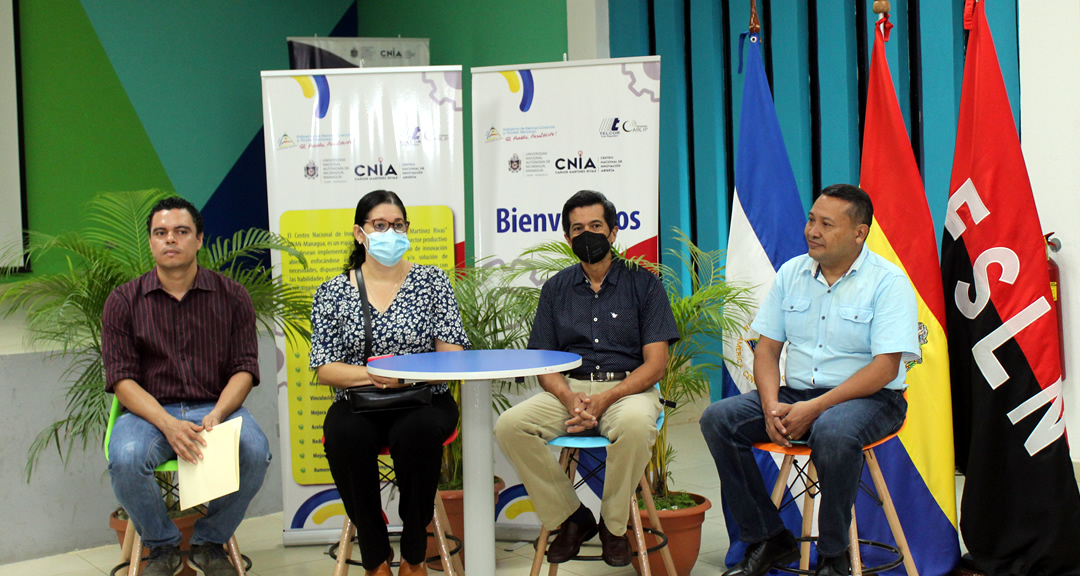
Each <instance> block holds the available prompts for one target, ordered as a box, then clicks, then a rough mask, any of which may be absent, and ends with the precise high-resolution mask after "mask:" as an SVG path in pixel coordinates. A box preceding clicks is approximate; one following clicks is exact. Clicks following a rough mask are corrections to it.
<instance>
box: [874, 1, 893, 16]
mask: <svg viewBox="0 0 1080 576" xmlns="http://www.w3.org/2000/svg"><path fill="white" fill-rule="evenodd" d="M889 9H890V6H889V0H874V14H888V13H889Z"/></svg>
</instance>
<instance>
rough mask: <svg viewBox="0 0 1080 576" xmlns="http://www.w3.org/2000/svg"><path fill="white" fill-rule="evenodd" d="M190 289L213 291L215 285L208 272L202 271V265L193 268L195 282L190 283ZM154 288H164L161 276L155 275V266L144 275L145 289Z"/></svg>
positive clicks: (151, 290)
mask: <svg viewBox="0 0 1080 576" xmlns="http://www.w3.org/2000/svg"><path fill="white" fill-rule="evenodd" d="M191 289H192V290H206V291H209V292H213V291H214V289H215V287H214V283H213V281H212V280H211V278H210V275H209V274H205V273H203V268H202V266H196V268H195V282H194V283H192V285H191ZM154 290H162V291H164V290H165V288H164V287H163V286H162V285H161V278H158V275H157V266H154V269H153V270H151V271H150V273H149V274H147V275H146V291H147V292H153V291H154Z"/></svg>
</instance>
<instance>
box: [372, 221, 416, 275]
mask: <svg viewBox="0 0 1080 576" xmlns="http://www.w3.org/2000/svg"><path fill="white" fill-rule="evenodd" d="M364 235H365V236H367V239H368V245H367V253H368V254H371V257H372V258H374V259H375V260H377V261H378V262H379V264H382V265H383V266H386V267H390V266H394V265H396V264H397V263H398V262H401V257H402V256H404V255H405V252H407V251H408V250H409V236H408V234H399V233H397V232H394V231H393V230H387V231H385V232H372V233H370V234H368V233H367V232H364Z"/></svg>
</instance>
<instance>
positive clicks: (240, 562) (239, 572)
mask: <svg viewBox="0 0 1080 576" xmlns="http://www.w3.org/2000/svg"><path fill="white" fill-rule="evenodd" d="M225 546H226V547H227V548H228V549H229V558H230V559H231V560H232V563H233V566H235V567H236V576H247V571H246V570H244V558H243V557H242V556H240V546H239V545H237V544H236V534H233V537H232V538H229V542H228V543H227V544H226V545H225Z"/></svg>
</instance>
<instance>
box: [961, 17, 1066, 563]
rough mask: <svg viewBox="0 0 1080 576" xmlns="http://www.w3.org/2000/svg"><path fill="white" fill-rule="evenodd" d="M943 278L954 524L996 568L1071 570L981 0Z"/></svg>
mask: <svg viewBox="0 0 1080 576" xmlns="http://www.w3.org/2000/svg"><path fill="white" fill-rule="evenodd" d="M964 27H965V28H967V29H968V30H970V31H971V34H970V35H969V36H968V44H967V55H966V59H965V62H964V85H963V92H962V93H961V97H960V114H959V118H958V125H957V129H956V153H955V155H954V156H953V168H952V179H951V183H950V188H949V191H950V194H949V204H948V211H947V213H946V217H945V232H944V234H943V235H942V241H941V274H942V279H943V283H944V288H945V290H946V293H947V294H948V295H949V297H948V299H947V301H946V322H947V325H948V329H949V344H950V346H949V354H950V365H951V373H952V387H953V407H954V412H955V414H954V423H955V430H956V459H957V462H958V463H959V465H960V469H961V470H964V471H965V472H966V474H967V476H966V479H965V483H964V496H963V500H962V502H961V506H960V508H961V513H960V530H961V532H962V533H963V535H964V543H965V544H967V547H968V550H969V551H970V552H971V555H972V557H973V558H974V559H975V563H976V565H977V567H978V569H979V570H981V571H983V572H985V573H987V574H993V575H994V576H1077V575H1080V546H1077V544H1076V535H1077V534H1080V493H1078V492H1077V486H1076V479H1075V477H1074V476H1073V466H1072V462H1071V459H1070V455H1069V444H1068V439H1067V437H1066V434H1065V415H1064V413H1063V412H1064V402H1063V400H1062V393H1063V392H1064V383H1063V382H1062V373H1061V368H1062V366H1061V358H1059V356H1058V354H1059V352H1058V350H1059V348H1058V337H1059V336H1058V325H1057V321H1056V318H1055V315H1054V312H1053V308H1052V306H1053V305H1052V302H1053V301H1054V298H1053V294H1052V293H1051V289H1050V277H1049V273H1048V270H1047V264H1046V247H1045V244H1044V241H1043V237H1042V226H1041V224H1040V223H1039V215H1038V212H1037V211H1036V206H1035V199H1034V195H1033V194H1032V190H1031V182H1030V180H1029V179H1028V174H1027V166H1026V165H1025V164H1024V155H1023V152H1022V150H1021V148H1020V138H1019V137H1018V135H1017V133H1016V125H1015V124H1014V123H1013V115H1012V110H1011V108H1010V106H1009V97H1008V94H1007V93H1006V91H1005V82H1004V81H1003V80H1002V77H1001V68H1000V66H999V64H998V58H997V53H996V51H995V49H994V39H993V37H991V35H990V28H989V26H988V25H987V22H986V8H985V7H984V3H983V2H979V3H977V4H975V3H974V2H973V1H972V0H968V2H967V4H966V6H965V13H964Z"/></svg>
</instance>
